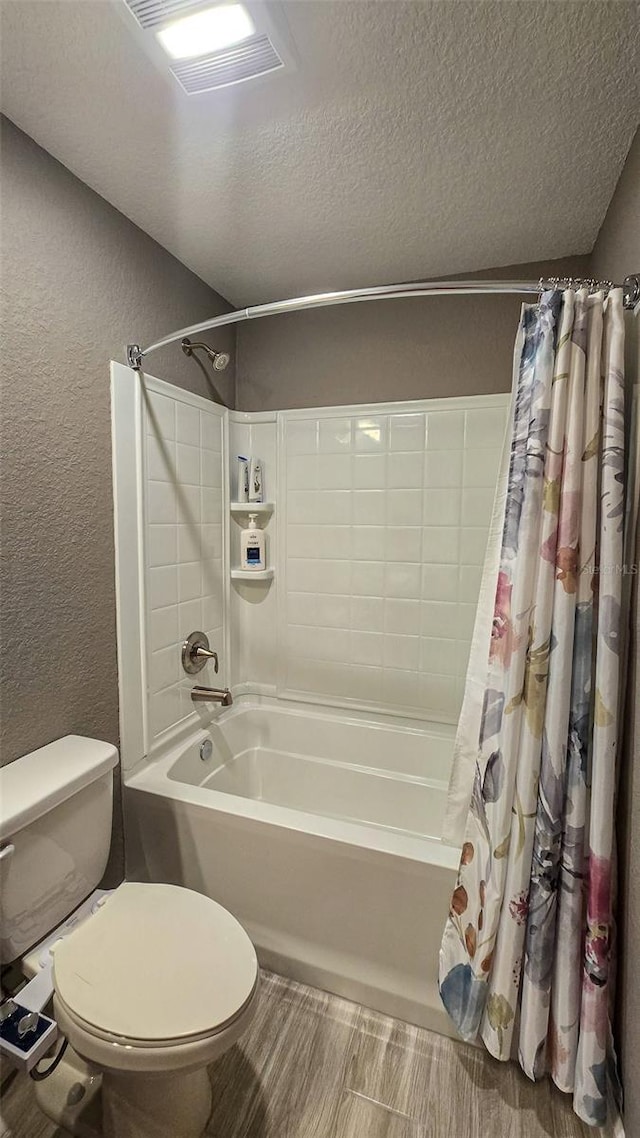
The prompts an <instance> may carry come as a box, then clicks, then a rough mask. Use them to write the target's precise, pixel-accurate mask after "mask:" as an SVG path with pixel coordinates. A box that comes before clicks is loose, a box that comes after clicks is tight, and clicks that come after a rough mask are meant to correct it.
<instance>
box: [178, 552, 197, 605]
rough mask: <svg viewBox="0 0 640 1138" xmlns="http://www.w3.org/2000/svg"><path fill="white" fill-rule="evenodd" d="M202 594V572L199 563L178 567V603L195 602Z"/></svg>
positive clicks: (194, 562) (189, 563) (193, 562)
mask: <svg viewBox="0 0 640 1138" xmlns="http://www.w3.org/2000/svg"><path fill="white" fill-rule="evenodd" d="M201 592H202V570H201V568H200V562H199V561H188V562H186V563H185V564H184V565H179V566H178V601H179V602H180V603H183V602H184V601H195V600H197V599H198V598H199V597H200V596H201Z"/></svg>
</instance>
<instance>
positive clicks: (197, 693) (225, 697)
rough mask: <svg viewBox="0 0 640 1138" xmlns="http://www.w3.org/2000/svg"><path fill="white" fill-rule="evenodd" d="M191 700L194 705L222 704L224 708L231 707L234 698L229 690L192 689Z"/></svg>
mask: <svg viewBox="0 0 640 1138" xmlns="http://www.w3.org/2000/svg"><path fill="white" fill-rule="evenodd" d="M191 698H192V700H193V701H194V703H220V704H222V706H223V707H231V704H232V703H233V696H232V695H231V692H230V691H229V688H200V687H195V688H192V689H191Z"/></svg>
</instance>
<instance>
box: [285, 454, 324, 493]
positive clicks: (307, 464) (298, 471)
mask: <svg viewBox="0 0 640 1138" xmlns="http://www.w3.org/2000/svg"><path fill="white" fill-rule="evenodd" d="M317 486H318V458H317V455H315V454H314V455H308V454H299V455H291V457H290V458H288V459H287V489H288V490H315V489H316V488H317Z"/></svg>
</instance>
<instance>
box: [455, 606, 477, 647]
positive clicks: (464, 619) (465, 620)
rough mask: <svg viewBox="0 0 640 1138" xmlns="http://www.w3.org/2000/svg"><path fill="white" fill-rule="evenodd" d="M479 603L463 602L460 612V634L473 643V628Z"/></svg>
mask: <svg viewBox="0 0 640 1138" xmlns="http://www.w3.org/2000/svg"><path fill="white" fill-rule="evenodd" d="M477 607H478V606H477V604H476V605H472V604H468V603H464V602H463V603H461V604H460V605H459V613H458V635H459V636H460V637H461V638H463V639H464V640H468V641H469V643H471V638H472V637H473V629H474V625H475V622H476V611H477Z"/></svg>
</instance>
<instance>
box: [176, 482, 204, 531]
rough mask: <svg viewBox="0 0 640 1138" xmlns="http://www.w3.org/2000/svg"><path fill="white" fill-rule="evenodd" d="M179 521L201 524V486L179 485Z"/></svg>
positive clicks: (188, 523)
mask: <svg viewBox="0 0 640 1138" xmlns="http://www.w3.org/2000/svg"><path fill="white" fill-rule="evenodd" d="M176 499H177V505H178V521H179V523H180V524H181V525H192V526H193V525H199V524H200V487H199V486H178V488H177V491H176Z"/></svg>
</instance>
